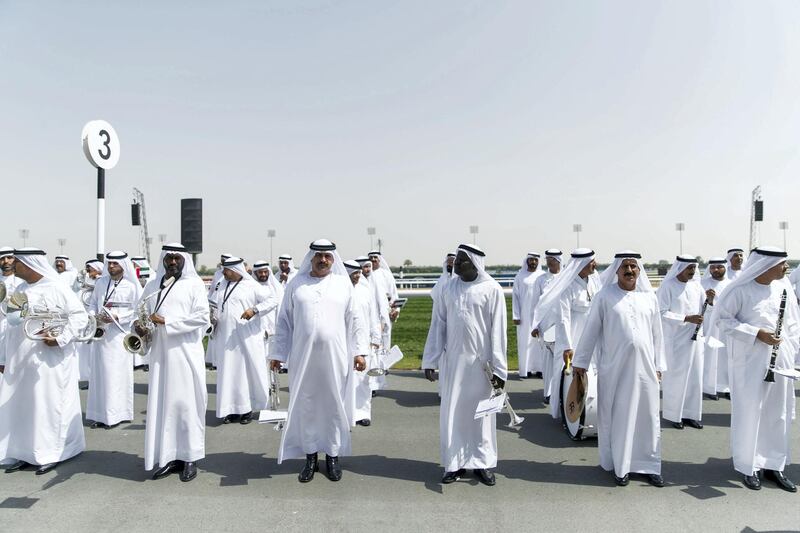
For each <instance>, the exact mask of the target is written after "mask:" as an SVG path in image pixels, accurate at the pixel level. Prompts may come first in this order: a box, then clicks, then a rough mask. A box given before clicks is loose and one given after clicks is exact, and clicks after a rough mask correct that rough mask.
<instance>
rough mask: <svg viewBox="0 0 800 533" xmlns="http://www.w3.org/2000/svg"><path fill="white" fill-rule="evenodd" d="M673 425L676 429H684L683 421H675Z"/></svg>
mask: <svg viewBox="0 0 800 533" xmlns="http://www.w3.org/2000/svg"><path fill="white" fill-rule="evenodd" d="M672 427H674V428H675V429H683V422H673V423H672Z"/></svg>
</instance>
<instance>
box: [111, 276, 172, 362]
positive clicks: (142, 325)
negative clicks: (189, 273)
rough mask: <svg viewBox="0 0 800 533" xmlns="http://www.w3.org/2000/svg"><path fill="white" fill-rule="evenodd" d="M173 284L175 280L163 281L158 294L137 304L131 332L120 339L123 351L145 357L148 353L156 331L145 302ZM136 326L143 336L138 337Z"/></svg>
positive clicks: (157, 293) (155, 294) (156, 293)
mask: <svg viewBox="0 0 800 533" xmlns="http://www.w3.org/2000/svg"><path fill="white" fill-rule="evenodd" d="M173 283H175V278H167V279H165V280H164V285H163V286H162V287H161V289H160V290H159V291H158V292H154V293H153V294H151V295H150V296H148V297H146V298H142V301H140V302H139V305H138V306H137V307H136V316H137V318H136V320H134V321H133V324H131V331H130V333H128V334H127V335H125V338H123V339H122V344H123V346H124V347H125V349H126V350H127V351H128V352H130V353H132V354H134V355H136V354H138V355H142V356H144V355H147V354H148V353H149V352H150V343H151V342H153V332H154V331H155V329H156V325H155V323H154V322H153V321H152V320H150V312H149V311H148V309H147V300H149V299H150V298H152V297H154V296H158V295H159V294H161V292H162V291H164V289H168V288H169V287H170V286H171V285H172V284H173ZM137 326H138V328H139V329H143V330H144V331H145V333H144V334H143V335H139V333H138V332H137Z"/></svg>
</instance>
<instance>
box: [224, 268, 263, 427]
mask: <svg viewBox="0 0 800 533" xmlns="http://www.w3.org/2000/svg"><path fill="white" fill-rule="evenodd" d="M225 291H228V299H227V301H225V302H223V300H224V295H225ZM218 295H219V297H218V303H219V309H218V313H219V314H218V321H217V327H216V329H215V331H214V338H215V339H219V345H218V347H219V351H218V352H217V418H224V417H226V416H228V415H231V414H235V415H241V414H245V413H249V412H252V411H261V410H262V409H266V408H267V406H268V404H269V371H268V369H267V353H266V347H265V345H264V330H263V328H262V322H261V320H259V316H260V315H261V314H262V313H263V314H267V313H269V312H271V311H273V310H274V309H275V308H276V307H277V306H278V300H277V298H275V297H274V296H272V294H271V292H269V291H267V289H265V288H264V287H262V286H261V285H259V283H258V282H256V281H253V280H251V279H246V278H243V279H242V280H241V281H240V282H238V283H237V282H235V281H233V282H231V281H223V282H222V285H221V286H220V289H219V291H218ZM246 309H256V310H257V311H258V314H257V315H256V316H254V317H253V318H251V319H250V320H245V319H243V318H241V316H242V313H244V311H245V310H246Z"/></svg>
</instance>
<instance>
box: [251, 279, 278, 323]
mask: <svg viewBox="0 0 800 533" xmlns="http://www.w3.org/2000/svg"><path fill="white" fill-rule="evenodd" d="M255 292H256V305H255V309H256V311H258V314H259V315H261V316H263V315H266V314H268V313H270V312H272V311H274V310H275V309H277V308H278V304H280V301H278V297H277V295H275V294H274V293H273V292H272V291H271V290H269V289H267V288H266V287H264V286H263V285H259V286H258V288H257V289H256V291H255Z"/></svg>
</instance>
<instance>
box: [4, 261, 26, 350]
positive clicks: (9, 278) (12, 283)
mask: <svg viewBox="0 0 800 533" xmlns="http://www.w3.org/2000/svg"><path fill="white" fill-rule="evenodd" d="M0 274H2V277H0V281H2V282H3V285H4V286H5V290H6V298H5V300H4V301H0V365H2V364H3V361H4V360H5V354H4V351H5V341H4V340H3V339H4V338H5V335H6V329H8V320H7V319H6V312H7V302H8V298H9V297H10V296H11V295H12V294H14V291H16V290H17V286H19V285H20V284H21V283H22V280H21V279H20V278H18V277H17V276H15V275H14V248H12V247H10V246H3V247H0Z"/></svg>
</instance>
